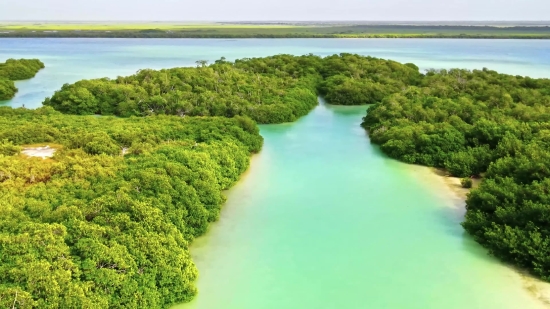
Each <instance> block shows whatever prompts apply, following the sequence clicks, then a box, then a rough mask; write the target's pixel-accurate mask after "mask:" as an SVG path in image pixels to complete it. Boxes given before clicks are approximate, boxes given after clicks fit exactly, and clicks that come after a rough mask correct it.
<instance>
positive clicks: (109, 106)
mask: <svg viewBox="0 0 550 309" xmlns="http://www.w3.org/2000/svg"><path fill="white" fill-rule="evenodd" d="M295 58H296V59H295ZM302 58H303V60H304V61H302V60H301V58H299V57H293V56H287V55H281V56H277V57H271V58H267V59H245V60H241V61H238V62H237V63H231V62H227V61H225V60H223V59H221V60H218V61H216V63H214V64H212V65H210V66H207V65H206V62H199V63H198V66H197V67H196V68H176V69H169V70H160V71H153V70H141V71H139V72H138V73H137V74H136V75H133V76H129V77H119V78H117V79H114V80H110V79H97V80H83V81H79V82H77V83H75V84H72V85H68V84H67V85H64V86H63V88H62V89H61V90H60V91H58V92H56V93H55V95H54V96H53V97H52V98H51V99H50V98H48V99H46V101H45V102H44V105H48V106H52V107H54V108H55V109H56V110H59V111H61V112H64V113H70V114H79V115H90V114H101V115H117V116H123V117H129V116H145V115H159V114H161V115H162V114H166V115H179V116H185V115H188V116H224V117H233V116H237V115H239V116H248V117H250V118H252V119H254V120H256V121H257V122H260V123H281V122H290V121H294V120H296V119H297V118H298V117H301V116H304V115H306V114H307V113H308V112H309V111H310V110H311V109H312V108H313V107H315V106H316V105H317V96H316V89H315V87H316V82H315V81H316V80H317V76H318V75H317V73H316V70H315V69H312V70H309V71H308V70H306V71H300V68H303V67H300V66H299V65H300V64H301V63H302V62H307V61H309V60H311V61H315V60H317V59H318V57H315V56H304V57H302ZM310 58H311V59H310ZM286 59H291V60H293V61H294V62H293V63H287V60H286ZM279 63H281V65H280V66H279V65H278V64H279ZM294 70H297V71H294ZM310 71H311V72H310Z"/></svg>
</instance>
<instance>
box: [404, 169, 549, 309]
mask: <svg viewBox="0 0 550 309" xmlns="http://www.w3.org/2000/svg"><path fill="white" fill-rule="evenodd" d="M409 167H410V169H411V172H412V175H413V176H414V177H415V178H418V181H419V182H421V183H423V184H425V185H427V186H429V187H430V189H431V190H432V192H434V194H435V195H436V196H437V197H439V198H442V200H444V201H446V203H444V204H445V207H452V210H453V212H454V213H455V214H456V215H457V216H459V218H460V219H461V220H462V219H463V218H464V214H465V213H466V197H467V195H468V192H469V191H470V190H469V189H464V188H462V185H461V184H460V178H456V177H449V176H446V174H445V172H444V171H441V170H438V169H434V168H430V167H425V166H418V165H409ZM478 184H479V180H474V187H475V186H476V185H478ZM507 268H508V269H509V270H510V276H512V277H513V278H514V279H515V281H517V284H518V287H522V288H523V289H525V290H526V291H527V292H528V293H529V294H530V295H531V296H533V297H534V298H536V299H537V300H539V301H540V304H541V308H548V309H550V283H548V282H544V281H541V280H539V279H537V278H534V277H533V276H531V275H530V274H528V273H526V272H525V271H523V270H519V269H516V268H514V267H512V266H507Z"/></svg>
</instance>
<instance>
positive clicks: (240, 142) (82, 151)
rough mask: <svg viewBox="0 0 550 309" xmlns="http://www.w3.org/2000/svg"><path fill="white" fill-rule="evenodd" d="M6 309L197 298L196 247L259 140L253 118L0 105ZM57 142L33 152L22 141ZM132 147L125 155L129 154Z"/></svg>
mask: <svg viewBox="0 0 550 309" xmlns="http://www.w3.org/2000/svg"><path fill="white" fill-rule="evenodd" d="M0 127H1V128H2V130H0V141H1V142H0V307H1V308H166V307H169V305H171V304H174V303H178V302H183V301H188V300H190V299H191V298H192V297H193V295H194V294H195V293H196V290H195V286H194V281H195V278H196V276H197V271H196V269H195V266H194V264H193V262H192V261H191V259H190V256H189V249H188V246H189V243H190V242H191V241H192V240H193V239H194V238H195V237H197V236H198V235H201V234H202V233H204V232H205V231H206V228H207V225H208V223H209V222H211V221H214V220H216V218H217V217H218V215H219V211H220V206H221V205H222V203H223V202H224V196H223V195H222V193H221V191H222V190H224V189H227V188H228V187H230V186H231V185H232V184H233V183H234V182H235V181H236V180H237V179H238V177H239V176H240V174H241V173H242V172H243V171H245V169H246V168H247V167H248V164H249V156H250V154H251V153H254V152H257V151H259V150H260V148H261V146H262V138H261V136H260V135H259V133H258V128H257V127H256V125H255V123H254V122H253V121H252V120H250V119H247V118H243V117H238V116H237V117H234V118H231V119H229V118H218V117H208V118H199V117H185V118H181V117H174V116H152V117H142V118H135V117H134V118H125V119H121V118H113V117H94V116H84V117H82V116H68V115H62V114H60V113H58V112H56V111H54V110H53V109H51V108H50V107H43V108H40V109H38V110H34V111H29V110H24V109H10V108H0ZM38 143H40V144H46V143H47V144H48V145H50V146H51V147H55V148H58V150H57V152H56V153H55V155H54V157H53V158H51V159H46V160H43V159H41V158H28V157H26V156H24V155H22V154H20V151H21V149H22V145H26V144H38ZM123 153H125V155H123Z"/></svg>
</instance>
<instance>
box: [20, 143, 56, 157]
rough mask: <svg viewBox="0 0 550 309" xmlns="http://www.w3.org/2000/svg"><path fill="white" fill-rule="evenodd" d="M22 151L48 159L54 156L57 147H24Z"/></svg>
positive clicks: (25, 153) (30, 155)
mask: <svg viewBox="0 0 550 309" xmlns="http://www.w3.org/2000/svg"><path fill="white" fill-rule="evenodd" d="M21 153H22V154H24V155H27V156H29V157H39V158H42V159H46V158H51V157H53V155H54V153H55V148H51V147H50V146H44V147H28V148H23V151H21Z"/></svg>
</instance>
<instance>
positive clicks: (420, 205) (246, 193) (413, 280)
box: [0, 39, 550, 309]
mask: <svg viewBox="0 0 550 309" xmlns="http://www.w3.org/2000/svg"><path fill="white" fill-rule="evenodd" d="M341 52H350V53H358V54H362V55H371V56H377V57H383V58H390V59H394V60H398V61H402V62H413V63H416V64H418V65H419V66H420V67H421V68H422V69H427V68H452V67H460V68H482V67H489V68H491V69H496V70H499V71H503V72H506V73H512V74H521V75H530V76H534V77H542V76H548V74H549V73H548V72H550V41H535V40H533V41H528V40H413V39H405V40H399V39H395V40H394V39H392V40H383V39H382V40H375V39H369V40H355V39H354V40H346V39H342V40H339V39H330V40H308V39H281V40H154V39H145V40H119V39H111V40H110V39H13V40H12V39H2V40H0V61H4V60H5V59H7V58H31V57H36V58H39V59H41V60H43V61H44V62H45V64H46V69H45V70H43V71H41V72H40V73H39V74H38V75H37V76H36V78H34V79H31V80H28V81H22V82H17V86H18V87H19V92H18V94H17V96H16V97H15V98H14V99H13V100H10V101H6V102H1V103H0V105H7V106H13V107H19V106H22V105H25V106H26V107H28V108H34V107H39V106H40V105H41V102H42V101H43V99H44V98H45V97H46V96H51V95H52V94H53V92H54V91H55V90H57V89H59V88H60V87H61V86H62V85H63V84H64V83H70V82H75V81H77V80H80V79H83V78H96V77H104V76H108V77H116V76H117V75H127V74H132V73H134V72H135V71H137V70H138V69H143V68H155V69H158V68H169V67H175V66H188V65H193V64H194V61H196V60H201V59H204V60H209V61H213V60H216V59H219V58H220V57H222V56H225V57H227V59H235V58H242V57H253V56H267V55H273V54H279V53H289V54H307V53H314V54H319V55H328V54H333V53H341ZM365 110H366V107H332V106H326V105H324V104H321V105H319V106H318V107H317V108H316V109H315V110H314V111H312V112H311V113H310V114H309V115H308V116H306V117H304V118H302V119H300V120H299V121H297V122H295V123H292V124H282V125H266V126H261V133H262V135H263V136H264V138H265V147H264V149H263V150H262V152H261V153H260V154H258V155H256V156H255V157H254V158H253V162H252V165H251V168H250V170H249V171H248V172H247V173H246V174H245V175H244V176H243V178H242V180H241V181H240V182H239V183H238V184H237V185H236V186H235V187H234V188H232V189H231V190H230V191H229V192H228V193H227V195H228V202H227V204H226V205H225V206H224V209H223V211H222V215H221V219H220V221H219V222H217V223H215V224H213V225H212V228H211V230H210V231H209V233H208V234H207V235H205V236H204V237H202V238H200V239H198V240H197V241H196V242H195V243H194V245H193V248H192V254H193V256H194V258H195V261H196V263H197V266H198V268H199V272H200V277H199V281H198V288H199V295H198V296H197V298H196V299H195V300H194V301H193V302H192V303H190V304H184V305H180V306H177V308H182V309H196V308H200V309H218V308H220V309H270V308H277V309H279V308H285V309H286V308H289V309H294V308H296V309H302V308H319V309H332V308H338V309H340V308H345V309H355V308H357V309H359V308H361V309H363V308H369V309H371V308H372V309H378V308H381V309H382V308H383V309H386V308H388V309H417V308H418V309H466V308H467V309H476V308H479V309H482V308H483V309H518V308H521V309H534V308H541V307H542V304H541V302H540V301H539V300H537V299H536V298H535V297H534V296H533V293H532V292H533V291H532V289H531V291H529V290H528V289H526V285H525V282H524V279H523V278H522V277H521V276H520V275H518V273H517V272H515V271H513V270H511V269H510V268H508V267H506V266H504V265H502V264H501V263H499V262H498V261H496V260H494V259H492V258H490V257H488V255H487V253H486V251H485V250H483V249H482V248H481V247H480V246H479V245H477V244H476V243H475V242H473V241H472V240H471V238H469V237H468V236H467V235H466V234H465V233H464V231H463V229H462V227H461V226H460V222H461V221H462V214H463V208H462V206H463V205H462V202H461V201H460V200H457V198H456V195H454V193H453V192H452V190H449V188H448V187H446V186H445V184H444V183H443V181H442V180H441V179H440V178H437V176H434V175H433V174H431V173H427V172H426V170H425V169H424V170H421V169H420V170H419V169H418V168H413V167H411V166H408V165H405V164H401V163H399V162H396V161H394V160H390V159H388V158H386V157H385V156H384V155H383V154H381V153H380V151H379V150H378V149H377V148H376V147H374V146H372V145H371V144H370V143H369V140H368V137H367V135H366V134H365V132H364V130H363V129H361V127H360V126H359V124H360V122H361V118H362V117H363V116H364V115H365Z"/></svg>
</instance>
